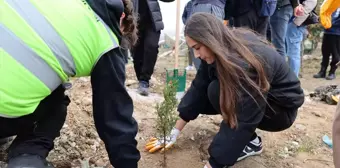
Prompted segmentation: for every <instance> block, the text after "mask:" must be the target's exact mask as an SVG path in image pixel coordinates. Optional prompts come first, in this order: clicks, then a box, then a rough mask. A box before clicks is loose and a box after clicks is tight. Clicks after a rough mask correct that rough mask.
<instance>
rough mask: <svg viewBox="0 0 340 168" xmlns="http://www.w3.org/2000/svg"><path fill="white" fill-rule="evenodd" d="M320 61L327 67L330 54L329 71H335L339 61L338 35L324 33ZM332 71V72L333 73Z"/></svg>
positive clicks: (339, 40)
mask: <svg viewBox="0 0 340 168" xmlns="http://www.w3.org/2000/svg"><path fill="white" fill-rule="evenodd" d="M321 50H322V62H321V66H323V67H326V68H327V67H328V64H329V57H330V56H331V55H332V61H331V63H330V66H331V71H332V70H333V71H334V72H335V70H336V68H337V66H336V64H337V63H338V62H339V61H340V36H338V35H332V34H324V36H323V40H322V49H321ZM334 72H333V73H334Z"/></svg>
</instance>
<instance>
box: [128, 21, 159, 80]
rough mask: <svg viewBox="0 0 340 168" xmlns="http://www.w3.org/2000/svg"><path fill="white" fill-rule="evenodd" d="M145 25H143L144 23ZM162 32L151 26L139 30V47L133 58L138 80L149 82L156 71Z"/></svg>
mask: <svg viewBox="0 0 340 168" xmlns="http://www.w3.org/2000/svg"><path fill="white" fill-rule="evenodd" d="M142 24H143V23H142ZM160 35H161V32H160V31H155V30H154V29H153V28H152V27H151V24H150V26H146V27H143V28H141V29H139V35H138V42H137V45H136V46H135V47H134V49H133V50H132V57H133V63H134V68H135V72H136V76H137V79H138V80H139V81H145V82H149V80H150V79H151V76H152V74H153V71H154V67H155V64H156V61H157V55H158V47H159V46H158V41H159V37H160Z"/></svg>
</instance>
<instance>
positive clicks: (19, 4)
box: [5, 0, 119, 90]
mask: <svg viewBox="0 0 340 168" xmlns="http://www.w3.org/2000/svg"><path fill="white" fill-rule="evenodd" d="M5 2H7V3H8V4H9V5H10V6H11V7H12V8H13V9H14V10H15V11H16V12H17V13H18V14H19V15H20V16H21V17H22V18H23V19H24V20H25V21H26V23H27V24H28V25H30V26H31V28H32V29H33V30H34V31H35V32H36V33H37V34H38V35H39V37H40V38H41V39H42V40H43V41H44V42H45V44H46V45H47V46H48V47H49V48H50V50H51V51H52V53H53V55H54V56H55V57H56V59H57V60H58V62H59V64H60V66H61V67H62V70H63V74H62V76H60V78H61V80H62V81H63V82H67V80H68V77H72V76H75V75H76V66H75V63H74V61H73V57H72V55H71V53H70V51H69V49H68V47H67V45H66V44H65V42H64V41H63V40H62V38H61V37H60V36H59V35H58V33H57V31H56V30H55V29H54V27H53V26H52V25H51V24H50V23H49V21H48V20H47V19H46V18H45V17H44V16H43V15H42V14H41V13H40V11H39V10H38V9H37V8H36V7H35V6H34V5H33V4H32V3H31V2H30V1H29V0H5ZM94 14H95V13H94ZM95 15H96V16H97V17H98V19H99V21H100V22H101V23H102V24H103V25H104V27H105V28H106V30H107V31H108V34H109V35H110V38H111V40H112V42H113V44H114V46H113V47H114V48H116V47H118V46H119V44H118V43H117V39H115V38H114V36H113V34H112V31H111V29H110V28H109V27H108V26H107V25H106V23H105V22H104V21H103V20H102V19H101V18H100V17H99V16H98V15H97V14H95ZM23 45H24V44H23ZM106 52H107V51H106ZM11 55H12V54H11ZM12 56H13V55H12ZM22 56H24V55H17V56H13V57H22ZM85 59H86V58H85ZM17 60H20V59H17ZM21 60H24V59H21ZM36 60H37V59H36ZM39 61H44V60H43V59H39ZM41 64H42V63H41ZM26 68H27V69H34V68H33V67H32V68H30V67H26ZM40 71H41V70H40ZM32 73H33V72H32ZM59 75H60V74H59ZM50 77H51V76H50ZM39 79H40V78H39ZM53 80H54V81H56V80H55V79H53ZM59 84H60V83H59ZM49 86H51V85H49ZM49 88H50V87H49ZM51 89H53V90H54V89H55V88H51Z"/></svg>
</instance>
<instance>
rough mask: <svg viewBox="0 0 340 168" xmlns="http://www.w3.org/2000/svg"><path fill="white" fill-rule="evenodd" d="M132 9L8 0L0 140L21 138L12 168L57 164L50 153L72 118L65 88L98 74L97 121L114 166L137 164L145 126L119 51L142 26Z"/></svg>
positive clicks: (115, 4)
mask: <svg viewBox="0 0 340 168" xmlns="http://www.w3.org/2000/svg"><path fill="white" fill-rule="evenodd" d="M126 2H128V1H126ZM130 4H131V3H130ZM129 7H132V6H131V5H128V3H123V2H122V1H120V0H118V1H116V0H87V1H81V3H80V1H79V0H58V1H44V2H42V1H39V0H3V1H0V15H1V16H3V17H0V22H1V26H0V36H1V38H0V48H1V49H0V50H1V56H0V57H1V59H2V60H3V61H5V62H6V64H4V65H2V66H1V68H0V76H1V78H2V82H0V93H1V94H2V95H1V101H0V139H6V138H7V137H12V136H15V139H14V141H13V142H12V143H11V145H10V147H9V148H8V150H6V151H8V155H7V156H8V168H27V167H30V168H52V167H53V165H52V164H50V163H49V162H48V161H47V160H46V157H47V156H48V154H49V152H50V151H51V150H52V149H53V148H54V140H55V139H56V137H58V136H59V135H60V130H61V129H62V126H63V124H64V122H65V119H66V115H67V106H68V105H69V103H70V99H69V97H68V96H67V95H65V90H66V89H68V88H69V87H70V85H69V83H68V82H69V79H70V78H71V77H81V76H91V86H92V93H93V118H94V124H95V127H96V129H97V132H98V135H99V137H100V138H101V139H102V140H103V142H104V144H105V147H106V150H107V153H108V157H109V159H110V162H111V164H112V165H113V166H114V167H115V168H137V166H138V164H137V163H138V161H139V159H140V153H139V151H138V149H137V141H136V139H135V136H136V134H137V131H138V125H137V122H136V121H135V119H134V118H133V116H132V114H133V103H132V99H131V97H130V96H129V94H128V92H127V90H126V88H125V85H124V81H125V65H124V56H123V55H122V53H121V51H120V49H119V45H120V44H121V39H122V36H124V35H123V34H125V35H128V34H130V31H131V33H134V32H135V27H136V25H129V24H133V22H130V21H128V20H129V19H128V18H130V17H131V16H130V15H129V12H126V13H125V12H124V9H125V8H129ZM131 10H132V9H126V10H125V11H131ZM123 13H125V14H124V15H125V16H124V17H125V18H126V21H123V20H124V19H122V16H123ZM132 17H133V16H132ZM46 18H48V19H46ZM122 32H124V33H123V34H122ZM84 34H86V36H84ZM131 36H132V37H133V36H136V35H131ZM133 41H134V40H132V41H131V42H132V43H133ZM131 45H133V44H131ZM4 142H6V141H4Z"/></svg>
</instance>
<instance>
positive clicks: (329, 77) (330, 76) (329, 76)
mask: <svg viewBox="0 0 340 168" xmlns="http://www.w3.org/2000/svg"><path fill="white" fill-rule="evenodd" d="M326 79H327V80H333V79H335V74H334V73H332V74H329V75H328V76H327V77H326Z"/></svg>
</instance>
